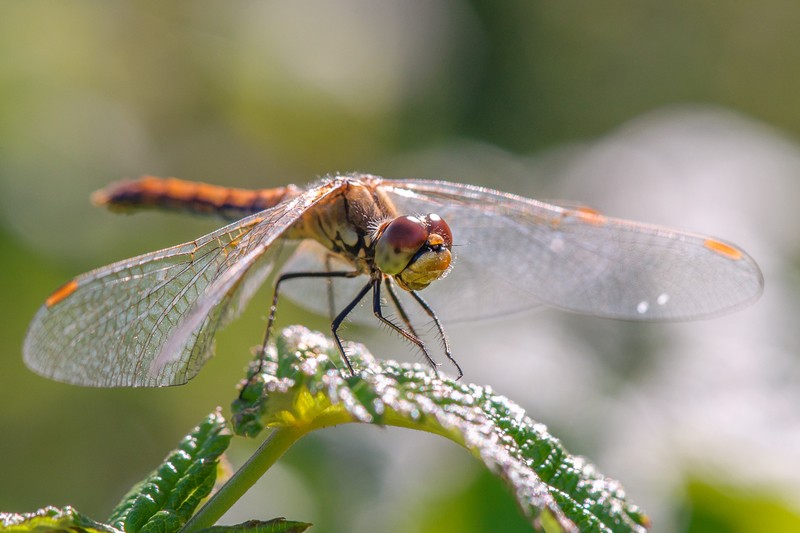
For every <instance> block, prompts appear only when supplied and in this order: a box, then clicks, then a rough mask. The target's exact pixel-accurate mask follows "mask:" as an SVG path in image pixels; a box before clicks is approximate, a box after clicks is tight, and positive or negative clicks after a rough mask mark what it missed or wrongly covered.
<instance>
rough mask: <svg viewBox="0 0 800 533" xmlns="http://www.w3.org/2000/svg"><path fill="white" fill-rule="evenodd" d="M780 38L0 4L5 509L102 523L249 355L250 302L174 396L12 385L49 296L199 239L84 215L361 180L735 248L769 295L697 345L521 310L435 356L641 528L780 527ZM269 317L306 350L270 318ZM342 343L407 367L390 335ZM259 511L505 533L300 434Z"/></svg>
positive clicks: (774, 18)
mask: <svg viewBox="0 0 800 533" xmlns="http://www.w3.org/2000/svg"><path fill="white" fill-rule="evenodd" d="M798 27H800V4H798V3H796V2H791V1H786V0H766V1H763V2H747V1H738V0H737V1H729V2H711V1H707V0H701V1H698V0H694V1H689V0H677V1H673V2H620V1H610V2H595V3H585V2H558V3H555V2H551V3H541V2H533V1H508V2H500V3H498V2H488V1H458V0H451V1H439V0H437V1H431V2H391V1H389V2H380V3H372V2H361V1H354V0H348V1H344V2H335V3H334V2H324V1H316V2H291V3H289V2H256V1H247V2H245V1H241V2H211V1H194V2H127V1H116V2H99V1H94V2H91V1H84V2H69V3H67V2H56V1H49V2H46V1H29V2H15V1H8V2H2V3H0V297H1V298H2V305H0V427H1V428H2V437H0V471H2V476H1V477H0V510H2V511H15V512H23V511H32V510H34V509H36V508H38V507H41V506H44V505H58V506H63V505H67V504H70V505H73V506H75V507H77V508H78V509H79V510H81V511H83V512H86V513H88V514H90V515H92V516H94V517H96V518H98V519H102V518H104V517H105V516H106V515H107V513H108V512H109V511H110V509H111V507H112V505H113V504H114V503H116V501H117V500H118V499H119V498H120V496H121V495H122V494H123V493H124V492H125V491H126V490H127V488H128V487H129V486H130V485H131V484H132V483H133V482H135V481H137V480H139V479H141V478H142V477H143V476H144V475H145V474H146V473H148V472H149V470H150V469H151V468H152V467H153V466H154V465H155V464H157V462H158V461H160V460H161V458H162V457H163V456H164V455H165V454H166V452H167V451H168V450H169V449H171V448H172V447H174V446H175V444H176V443H177V441H178V439H179V438H180V437H181V436H182V435H184V434H185V433H186V432H187V431H188V430H189V429H190V428H191V427H192V426H193V425H195V424H196V423H197V422H199V421H200V420H201V418H202V417H203V416H204V415H205V414H207V413H208V412H210V410H211V409H213V407H214V406H216V405H223V406H225V407H227V405H228V403H229V402H230V400H231V399H232V398H233V396H234V392H233V386H234V384H235V383H236V382H237V380H238V379H239V377H240V376H241V371H242V368H243V367H244V365H245V364H246V362H247V360H248V358H249V350H250V347H251V346H252V345H254V344H256V343H257V342H258V339H259V337H260V336H261V335H262V332H263V327H264V321H263V317H264V314H265V312H266V307H267V300H268V289H266V290H265V291H263V292H262V294H259V295H257V296H256V298H254V300H253V302H252V304H251V305H250V307H249V309H248V311H247V312H246V313H245V314H244V316H243V317H242V318H241V319H239V320H238V321H236V322H235V323H234V324H233V325H231V326H230V327H228V328H227V329H226V330H225V331H224V332H222V334H221V335H219V337H218V344H217V346H218V349H217V353H218V354H219V355H220V356H219V357H217V358H215V359H214V360H212V361H211V363H209V365H208V367H207V368H206V369H205V370H204V371H203V372H201V373H200V375H199V377H198V378H196V379H195V380H194V381H193V382H191V383H190V384H188V385H187V386H184V387H177V388H170V389H159V390H92V389H84V388H78V387H72V386H67V385H62V384H58V383H54V382H50V381H47V380H45V379H42V378H39V377H38V376H36V375H34V374H32V373H31V372H29V371H28V370H27V369H26V368H25V367H24V365H23V363H22V359H21V345H22V340H23V337H24V334H25V328H26V326H27V323H28V321H29V320H30V318H31V317H32V316H33V314H34V313H35V311H36V309H37V307H38V306H39V305H40V304H41V302H43V300H44V299H45V298H46V297H47V295H48V294H49V293H50V292H51V291H52V290H53V289H54V288H56V287H57V286H59V285H60V284H61V283H63V282H64V281H65V280H67V279H69V278H71V277H72V276H74V275H76V274H78V273H80V272H83V271H86V270H89V269H91V268H94V267H97V266H100V265H103V264H106V263H109V262H112V261H114V260H117V259H121V258H124V257H128V256H132V255H135V254H139V253H143V252H146V251H150V250H154V249H157V248H161V247H166V246H168V245H171V244H175V243H178V242H183V241H187V240H190V239H192V238H194V237H197V236H199V235H201V234H203V233H205V232H207V231H210V230H211V229H214V228H215V227H216V226H217V225H218V224H217V223H216V222H215V221H213V220H202V219H197V218H191V217H187V218H181V217H178V216H170V215H166V214H159V213H143V214H139V215H136V216H132V217H128V216H113V215H111V214H108V213H105V212H102V211H100V210H96V209H93V208H92V207H91V206H90V205H89V202H88V196H89V194H90V193H91V191H93V190H95V189H97V188H99V187H102V186H103V185H105V184H107V183H109V182H111V181H114V180H118V179H121V178H125V177H135V176H138V175H141V174H145V173H151V174H156V175H163V176H178V177H182V178H185V179H194V180H202V181H207V182H211V183H219V184H223V185H238V186H252V187H270V186H275V185H281V184H285V183H287V182H295V183H298V184H303V183H306V182H309V181H312V180H313V179H314V178H316V177H318V176H321V175H324V174H327V173H332V172H338V171H341V172H347V171H365V172H371V173H375V174H380V175H384V176H387V177H424V178H435V179H449V180H453V181H461V182H468V183H476V184H482V185H490V186H492V187H495V188H498V189H501V190H508V191H511V192H516V193H520V194H523V195H526V196H531V197H537V198H544V199H546V198H563V199H570V200H575V201H582V202H588V203H590V204H591V205H593V206H594V207H597V208H598V209H600V210H602V211H604V212H607V213H609V214H613V215H618V216H626V217H632V218H637V219H642V220H647V221H650V222H655V223H664V224H669V225H672V226H677V227H681V228H684V229H691V230H696V231H702V232H708V233H712V234H716V235H719V236H721V237H723V238H726V239H730V240H732V241H734V242H737V243H738V244H740V245H742V246H743V247H744V248H745V249H747V250H748V251H750V252H751V253H752V254H753V255H754V256H755V257H756V259H757V260H758V261H759V262H760V263H761V265H762V267H763V269H764V273H765V277H766V280H767V289H766V293H765V295H764V297H763V298H762V299H761V300H760V301H759V302H758V303H757V304H756V305H755V306H753V307H751V308H748V309H746V310H744V311H742V312H740V313H737V314H735V315H730V316H726V317H722V318H719V319H717V320H713V321H706V322H703V323H693V324H667V325H659V324H627V323H618V322H613V321H607V320H601V319H594V318H591V317H572V316H566V315H564V314H562V313H556V312H540V313H531V314H527V315H525V316H522V317H514V318H512V319H508V320H503V321H495V322H490V323H487V324H485V325H481V327H477V328H476V327H475V326H474V325H472V326H467V327H460V326H458V325H455V326H453V327H452V328H448V331H449V332H450V336H451V337H452V338H453V342H454V344H455V345H456V353H457V356H458V358H459V361H460V363H461V365H462V367H464V369H465V370H466V376H465V379H466V380H468V381H472V382H476V383H479V384H489V385H491V386H492V387H493V388H494V389H495V390H497V391H498V392H500V393H502V394H505V395H507V396H509V397H510V398H512V399H513V400H515V401H517V402H518V403H520V404H521V405H522V406H523V407H525V409H526V410H527V412H528V414H529V415H530V416H531V417H532V418H534V419H536V420H537V421H540V422H543V423H545V424H547V425H548V426H549V427H550V429H551V430H552V431H553V433H555V434H556V435H558V436H559V437H560V438H562V439H563V441H564V443H565V445H566V447H567V448H568V449H570V450H571V451H573V452H575V453H580V454H585V455H586V456H588V457H590V458H591V459H592V460H593V461H594V462H596V464H597V465H598V467H599V468H600V469H601V471H603V472H604V473H606V474H608V475H610V476H612V477H615V478H617V479H620V480H621V481H622V483H623V484H624V485H625V486H626V488H627V489H628V493H629V494H630V497H631V498H632V499H633V500H634V501H635V502H637V503H638V504H640V505H641V506H643V507H644V508H645V509H646V510H647V511H648V512H649V513H650V514H651V515H652V517H653V519H654V521H655V525H656V530H659V531H693V532H699V531H756V530H762V531H767V530H771V531H789V530H800V517H799V516H800V514H799V513H800V476H798V475H797V474H798V472H800V416H798V414H799V413H800V409H798V406H800V393H799V392H798V391H800V387H799V385H800V365H799V364H798V359H797V355H796V354H797V351H798V347H799V346H800V335H798V331H797V327H796V317H797V316H798V311H800V309H798V305H797V304H798V298H797V296H798V292H797V291H798V281H800V272H799V271H798V258H800V254H799V253H798V250H799V249H800V246H799V245H800V239H799V238H798V232H797V228H798V227H800V220H798V215H797V199H800V190H798V186H800V181H798V175H800V146H798V144H797V142H796V137H797V134H798V133H800V105H799V104H798V98H799V96H798V95H800V68H798V65H800V39H798V38H797V28H798ZM500 267H501V266H500ZM281 320H282V323H284V324H289V323H294V322H298V323H303V324H305V325H308V326H309V327H313V328H318V329H323V330H324V329H327V323H326V320H325V319H324V318H321V317H318V316H314V315H310V314H308V313H305V312H303V311H302V310H301V309H300V308H298V307H296V306H293V305H292V304H291V303H289V302H285V303H284V304H282V307H281ZM351 333H352V336H353V337H355V338H357V339H360V340H366V341H367V342H368V344H369V346H370V347H371V349H372V351H373V352H374V353H375V354H376V355H378V356H380V357H387V358H388V357H392V358H398V359H401V360H414V357H415V356H414V355H413V353H412V351H411V350H410V349H408V348H407V347H405V346H404V345H403V344H402V343H398V342H397V341H396V340H394V339H387V337H388V335H387V334H386V332H383V331H379V330H378V331H377V332H370V331H369V330H366V329H364V330H362V329H360V328H357V327H352V328H350V329H348V335H350V334H351ZM255 445H257V443H252V446H255ZM248 452H249V449H247V447H246V446H245V445H243V444H242V443H239V445H238V447H237V448H235V449H234V450H233V451H232V453H231V460H232V461H233V462H234V463H237V462H241V461H242V460H244V458H246V457H247V454H248ZM256 489H257V490H255V491H254V492H253V493H251V494H248V496H247V497H246V498H245V499H244V500H243V501H242V502H241V503H240V505H238V506H237V508H235V509H234V511H232V512H231V514H230V515H229V516H228V517H227V518H226V520H227V521H228V522H233V521H242V520H244V519H247V518H270V517H274V516H286V517H288V518H290V519H297V520H303V521H311V522H314V523H315V524H316V526H315V528H314V531H319V532H327V531H386V532H399V531H403V532H409V531H420V532H427V531H444V530H450V531H525V530H526V526H525V524H524V521H522V519H521V518H520V517H519V516H518V513H517V512H516V510H515V507H514V505H513V502H512V500H511V497H510V496H509V495H508V494H507V492H506V491H505V489H504V488H503V487H502V486H501V485H500V484H499V483H498V482H497V481H495V480H494V479H492V478H491V477H490V476H488V475H486V474H485V473H482V472H481V470H480V468H479V467H478V465H477V463H476V461H474V460H473V459H472V458H471V457H469V456H468V454H466V453H465V452H464V451H463V450H461V449H458V448H457V447H455V446H454V445H451V444H449V443H448V442H443V441H441V439H437V438H434V437H432V436H429V435H420V434H414V433H412V432H409V431H401V430H397V429H388V430H378V429H376V428H372V427H342V428H334V429H332V430H328V431H325V432H322V433H320V434H318V435H312V436H310V437H308V438H306V439H305V440H304V441H302V442H301V443H300V444H299V445H298V446H297V447H296V448H295V449H293V450H291V452H290V453H289V454H288V455H287V456H286V457H285V460H284V461H283V462H282V463H281V464H279V465H278V466H276V467H275V468H274V469H273V470H271V471H270V472H269V474H268V475H267V476H266V477H265V478H264V479H263V480H262V481H261V482H260V483H259V485H258V486H257V487H256Z"/></svg>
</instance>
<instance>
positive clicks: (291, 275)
mask: <svg viewBox="0 0 800 533" xmlns="http://www.w3.org/2000/svg"><path fill="white" fill-rule="evenodd" d="M360 275H361V272H358V271H351V270H345V271H335V272H287V273H285V274H281V275H280V276H278V279H277V280H276V281H275V290H274V292H273V293H272V305H271V306H270V308H269V318H268V319H267V331H266V332H265V333H264V342H263V343H262V344H261V350H260V351H259V353H258V369H257V370H256V372H255V373H254V374H253V375H254V376H256V375H258V374H259V373H260V372H261V370H262V368H263V366H264V359H265V358H266V355H267V345H268V344H269V339H270V336H271V334H272V326H273V325H274V323H275V317H276V316H277V314H278V299H279V298H280V287H281V283H283V282H284V281H286V280H290V279H298V278H328V279H331V278H354V277H357V276H360ZM348 366H349V361H348ZM242 390H244V388H242Z"/></svg>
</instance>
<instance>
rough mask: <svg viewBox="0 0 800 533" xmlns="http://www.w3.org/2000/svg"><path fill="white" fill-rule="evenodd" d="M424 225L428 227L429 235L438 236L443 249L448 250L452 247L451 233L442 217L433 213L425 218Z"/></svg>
mask: <svg viewBox="0 0 800 533" xmlns="http://www.w3.org/2000/svg"><path fill="white" fill-rule="evenodd" d="M425 225H426V226H428V231H429V232H430V234H431V235H439V236H440V237H441V238H442V240H443V241H444V246H445V248H450V246H452V245H453V232H451V231H450V226H448V225H447V222H445V221H444V219H443V218H442V217H440V216H439V215H437V214H435V213H431V214H430V215H428V216H426V217H425Z"/></svg>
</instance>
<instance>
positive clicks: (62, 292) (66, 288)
mask: <svg viewBox="0 0 800 533" xmlns="http://www.w3.org/2000/svg"><path fill="white" fill-rule="evenodd" d="M77 288H78V282H77V281H75V280H74V279H73V280H72V281H69V282H67V283H65V284H64V285H62V286H61V287H59V288H58V289H56V291H55V292H54V293H53V294H51V295H50V296H49V297H48V298H47V300H45V301H44V305H46V306H47V307H53V306H54V305H56V304H57V303H59V302H61V301H62V300H64V299H65V298H66V297H68V296H69V295H70V294H72V293H73V292H75V290H76V289H77Z"/></svg>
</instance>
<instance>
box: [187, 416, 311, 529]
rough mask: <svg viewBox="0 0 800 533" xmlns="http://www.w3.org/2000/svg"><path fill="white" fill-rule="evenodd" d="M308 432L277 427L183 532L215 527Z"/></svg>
mask: <svg viewBox="0 0 800 533" xmlns="http://www.w3.org/2000/svg"><path fill="white" fill-rule="evenodd" d="M306 432H307V428H304V429H300V428H296V427H282V428H278V429H275V430H274V431H273V432H272V433H271V434H270V436H269V437H267V439H266V440H265V441H264V443H263V444H262V445H261V446H259V448H258V450H256V452H255V453H254V454H253V455H252V456H251V457H250V459H248V460H247V462H246V463H245V464H243V465H242V467H241V468H240V469H239V470H238V471H237V472H236V473H235V474H234V475H233V476H231V478H230V479H229V480H228V481H227V482H226V483H225V484H224V485H223V486H222V487H221V488H220V489H219V490H218V491H217V493H216V494H214V495H213V496H212V497H211V498H209V500H208V501H207V502H206V504H205V505H204V506H203V507H202V508H201V509H200V510H199V511H198V512H197V513H196V514H195V515H194V516H192V517H191V518H190V519H189V521H188V522H186V525H184V526H183V528H182V529H181V533H194V532H195V531H199V530H201V529H203V528H206V527H211V526H213V525H214V524H215V523H216V522H217V520H219V519H220V518H221V517H222V515H223V514H225V512H226V511H227V510H228V509H230V508H231V506H233V504H234V503H236V502H237V501H238V500H239V498H241V497H242V495H244V493H245V492H247V491H248V490H249V489H250V487H252V486H253V485H254V484H255V482H256V481H258V480H259V479H260V478H261V476H263V475H264V473H265V472H266V471H267V470H268V469H269V467H271V466H272V465H273V464H274V463H275V461H277V460H278V459H279V458H280V456H281V455H283V454H284V452H286V450H287V449H289V447H290V446H291V445H292V444H294V443H295V442H296V441H297V439H299V438H300V437H302V436H303V435H304V434H305V433H306Z"/></svg>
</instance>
